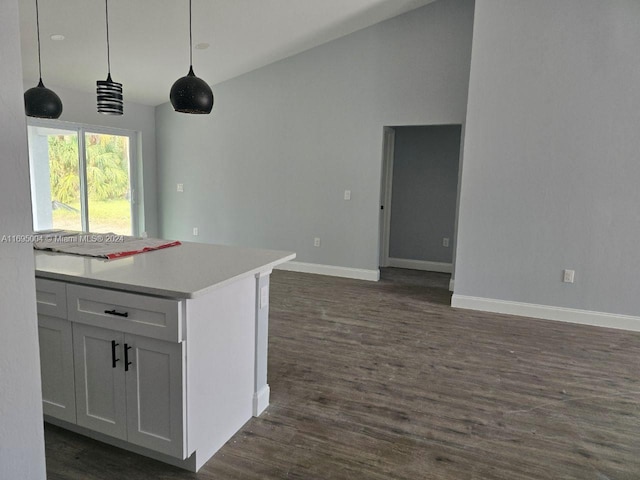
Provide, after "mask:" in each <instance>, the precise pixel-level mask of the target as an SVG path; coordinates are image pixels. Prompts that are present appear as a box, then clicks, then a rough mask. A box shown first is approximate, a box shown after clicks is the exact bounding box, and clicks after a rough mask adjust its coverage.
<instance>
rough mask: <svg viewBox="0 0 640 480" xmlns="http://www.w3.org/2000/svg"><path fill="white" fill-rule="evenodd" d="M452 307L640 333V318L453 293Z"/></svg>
mask: <svg viewBox="0 0 640 480" xmlns="http://www.w3.org/2000/svg"><path fill="white" fill-rule="evenodd" d="M451 306H452V307H456V308H466V309H469V310H480V311H482V312H494V313H507V314H510V315H519V316H522V317H533V318H542V319H545V320H557V321H560V322H569V323H579V324H582V325H594V326H597V327H607V328H618V329H621V330H631V331H634V332H640V317H634V316H631V315H619V314H616V313H605V312H592V311H589V310H579V309H576V308H564V307H551V306H548V305H536V304H533V303H521V302H510V301H506V300H495V299H493V298H482V297H470V296H467V295H457V294H455V293H454V294H453V297H452V298H451Z"/></svg>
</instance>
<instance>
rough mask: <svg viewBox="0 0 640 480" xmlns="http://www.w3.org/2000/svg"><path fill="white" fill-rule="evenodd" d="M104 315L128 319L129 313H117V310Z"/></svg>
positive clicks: (107, 311)
mask: <svg viewBox="0 0 640 480" xmlns="http://www.w3.org/2000/svg"><path fill="white" fill-rule="evenodd" d="M104 313H107V314H109V315H115V316H116V317H128V316H129V312H118V311H116V309H115V308H114V309H113V310H105V311H104Z"/></svg>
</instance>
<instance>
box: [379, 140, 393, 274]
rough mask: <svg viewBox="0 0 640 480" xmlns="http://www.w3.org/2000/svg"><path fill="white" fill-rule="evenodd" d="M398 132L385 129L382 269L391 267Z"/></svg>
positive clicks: (381, 235) (383, 146)
mask: <svg viewBox="0 0 640 480" xmlns="http://www.w3.org/2000/svg"><path fill="white" fill-rule="evenodd" d="M395 142H396V131H395V129H394V128H393V127H384V130H383V140H382V174H381V183H380V227H379V230H380V245H379V246H380V258H379V263H380V266H381V267H388V266H389V236H390V235H391V198H392V190H393V157H394V152H395Z"/></svg>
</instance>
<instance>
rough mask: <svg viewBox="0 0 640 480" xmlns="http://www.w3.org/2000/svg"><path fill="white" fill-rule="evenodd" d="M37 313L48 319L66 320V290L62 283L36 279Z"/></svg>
mask: <svg viewBox="0 0 640 480" xmlns="http://www.w3.org/2000/svg"><path fill="white" fill-rule="evenodd" d="M36 305H37V309H38V313H39V314H41V315H48V316H50V317H57V318H67V289H66V284H65V283H64V282H56V281H55V280H45V279H44V278H36Z"/></svg>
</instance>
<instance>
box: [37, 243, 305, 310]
mask: <svg viewBox="0 0 640 480" xmlns="http://www.w3.org/2000/svg"><path fill="white" fill-rule="evenodd" d="M34 256H35V265H36V277H39V278H48V279H50V280H62V281H66V282H72V283H82V284H85V285H93V286H97V287H105V288H113V289H117V290H126V291H129V292H134V293H144V294H148V295H158V296H162V297H169V298H194V297H197V296H199V295H202V294H204V293H207V292H209V291H210V290H213V289H215V288H218V287H221V286H223V285H226V284H228V283H230V282H233V281H235V280H237V279H239V278H242V277H245V276H248V275H255V274H257V273H260V272H267V271H270V270H271V269H272V268H273V267H275V266H276V265H280V264H281V263H285V262H287V261H289V260H293V259H294V258H295V257H296V254H295V253H292V252H281V251H276V250H260V249H255V248H242V247H230V246H224V245H211V244H205V243H191V242H182V245H179V246H176V247H170V248H165V249H162V250H156V251H153V252H146V253H141V254H138V255H133V256H130V257H124V258H118V259H114V260H104V259H100V258H92V257H82V256H78V255H66V254H63V253H52V252H47V251H42V250H34Z"/></svg>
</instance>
